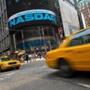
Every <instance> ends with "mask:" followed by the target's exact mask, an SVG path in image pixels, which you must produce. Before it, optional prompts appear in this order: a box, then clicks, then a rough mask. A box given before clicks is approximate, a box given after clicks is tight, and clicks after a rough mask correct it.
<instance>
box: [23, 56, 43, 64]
mask: <svg viewBox="0 0 90 90" xmlns="http://www.w3.org/2000/svg"><path fill="white" fill-rule="evenodd" d="M44 60H45V58H43V57H42V58H33V59H31V60H28V63H31V62H36V61H44ZM25 63H27V61H25V62H24V64H25Z"/></svg>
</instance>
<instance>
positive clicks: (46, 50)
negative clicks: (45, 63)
mask: <svg viewBox="0 0 90 90" xmlns="http://www.w3.org/2000/svg"><path fill="white" fill-rule="evenodd" d="M41 30H42V36H43V41H44V47H45V53H47V46H46V43H45V35H44V29H43V26H42V27H41Z"/></svg>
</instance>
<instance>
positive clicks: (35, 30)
mask: <svg viewBox="0 0 90 90" xmlns="http://www.w3.org/2000/svg"><path fill="white" fill-rule="evenodd" d="M2 1H3V0H2ZM3 6H6V10H7V12H6V13H7V20H6V21H7V22H6V23H8V28H9V34H10V38H11V43H10V44H11V46H12V47H11V48H12V50H13V49H14V50H17V49H25V50H27V51H28V50H29V51H33V50H42V51H43V50H44V51H45V50H46V51H47V50H51V49H54V48H57V47H58V46H59V44H60V42H61V41H62V40H63V38H64V37H65V36H68V35H70V34H72V33H73V32H74V31H76V30H78V29H79V20H78V14H77V10H76V9H75V2H74V0H52V1H51V0H39V1H38V2H37V0H23V1H22V0H5V5H3ZM1 12H2V11H1ZM70 12H71V13H70ZM0 15H1V14H0ZM4 23H5V22H4ZM4 29H5V27H4ZM5 30H7V29H5ZM4 36H5V34H4Z"/></svg>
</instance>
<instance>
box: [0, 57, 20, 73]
mask: <svg viewBox="0 0 90 90" xmlns="http://www.w3.org/2000/svg"><path fill="white" fill-rule="evenodd" d="M20 66H21V64H20V62H19V61H17V60H15V59H10V58H9V57H8V56H1V57H0V71H3V70H7V69H11V68H16V69H19V68H20Z"/></svg>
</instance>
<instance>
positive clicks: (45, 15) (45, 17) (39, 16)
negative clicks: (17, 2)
mask: <svg viewBox="0 0 90 90" xmlns="http://www.w3.org/2000/svg"><path fill="white" fill-rule="evenodd" d="M35 21H49V22H51V23H53V24H56V15H55V13H54V12H52V11H49V10H43V9H36V10H27V11H23V12H20V13H17V14H15V15H13V16H11V17H10V18H9V20H8V24H9V27H10V28H12V27H14V26H16V25H19V24H23V23H26V22H35ZM39 23H40V22H39Z"/></svg>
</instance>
